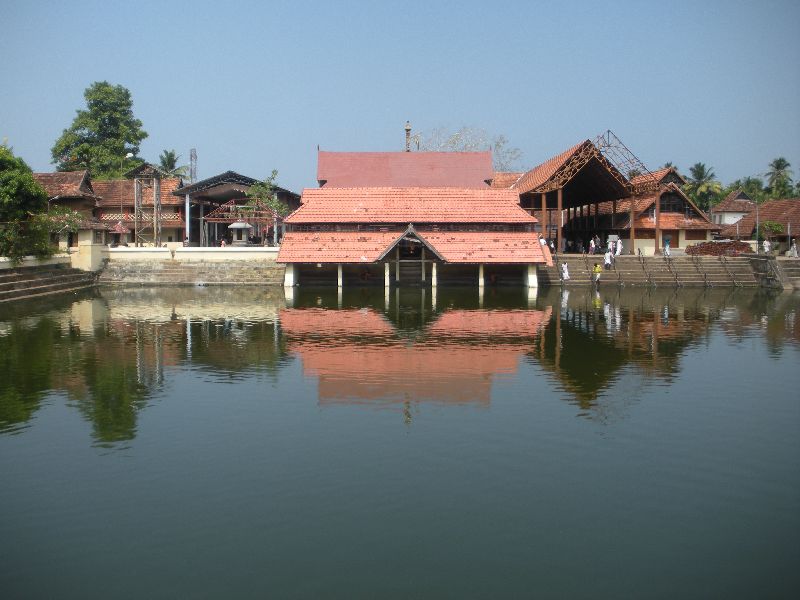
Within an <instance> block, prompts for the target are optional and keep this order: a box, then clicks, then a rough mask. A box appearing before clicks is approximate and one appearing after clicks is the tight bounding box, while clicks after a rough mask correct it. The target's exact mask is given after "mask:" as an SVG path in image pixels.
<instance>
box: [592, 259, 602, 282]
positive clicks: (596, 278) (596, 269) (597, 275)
mask: <svg viewBox="0 0 800 600" xmlns="http://www.w3.org/2000/svg"><path fill="white" fill-rule="evenodd" d="M602 272H603V269H601V268H600V265H599V264H598V263H594V267H592V273H593V274H594V284H595V286H599V285H600V274H601V273H602Z"/></svg>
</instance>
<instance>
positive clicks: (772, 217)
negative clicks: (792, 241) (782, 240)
mask: <svg viewBox="0 0 800 600" xmlns="http://www.w3.org/2000/svg"><path fill="white" fill-rule="evenodd" d="M758 219H759V222H761V223H763V222H764V221H775V222H776V223H780V224H781V225H782V226H783V234H781V235H786V234H787V231H788V226H789V225H791V228H792V237H800V198H789V199H786V200H769V201H768V202H764V203H763V204H760V205H759V206H758ZM736 225H737V223H734V224H733V225H726V226H725V228H724V229H723V230H722V235H726V234H727V235H729V236H733V235H735V232H736ZM738 225H739V236H740V237H749V236H751V235H752V234H753V231H754V230H755V228H756V211H755V210H753V211H751V212H749V213H748V214H746V215H745V216H743V217H742V218H741V219H739V221H738ZM731 232H733V233H731Z"/></svg>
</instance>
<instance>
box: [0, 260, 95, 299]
mask: <svg viewBox="0 0 800 600" xmlns="http://www.w3.org/2000/svg"><path fill="white" fill-rule="evenodd" d="M94 285H96V279H95V275H94V273H90V272H87V271H81V270H79V269H72V268H70V267H67V266H65V265H47V266H43V267H19V268H14V269H7V270H3V271H0V302H8V301H12V300H17V301H19V300H25V299H28V298H38V297H40V296H48V295H51V294H63V293H67V292H75V291H78V290H83V289H86V288H91V287H93V286H94Z"/></svg>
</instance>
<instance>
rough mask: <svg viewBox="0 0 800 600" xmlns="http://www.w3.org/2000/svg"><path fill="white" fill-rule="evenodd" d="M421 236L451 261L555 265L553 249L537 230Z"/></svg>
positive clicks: (445, 232) (436, 233)
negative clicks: (542, 242) (533, 231)
mask: <svg viewBox="0 0 800 600" xmlns="http://www.w3.org/2000/svg"><path fill="white" fill-rule="evenodd" d="M420 237H421V238H423V239H424V240H425V241H427V242H428V243H429V244H430V245H431V246H432V247H433V248H434V249H435V250H436V251H437V252H438V253H439V255H441V256H442V258H444V260H445V261H447V262H449V263H463V264H478V263H487V264H488V263H504V264H513V263H517V264H519V263H523V264H529V263H533V264H547V265H548V266H552V264H553V259H552V257H551V256H550V249H549V248H547V246H545V245H543V244H541V243H540V242H539V234H536V233H524V232H512V231H502V232H486V231H437V232H431V231H426V232H424V233H420Z"/></svg>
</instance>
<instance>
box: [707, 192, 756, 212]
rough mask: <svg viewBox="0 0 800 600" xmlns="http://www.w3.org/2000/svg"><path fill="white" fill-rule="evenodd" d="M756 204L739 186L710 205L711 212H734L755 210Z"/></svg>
mask: <svg viewBox="0 0 800 600" xmlns="http://www.w3.org/2000/svg"><path fill="white" fill-rule="evenodd" d="M755 208H756V204H755V202H753V199H752V198H750V196H748V195H747V193H746V192H745V191H744V190H743V189H741V188H739V189H738V190H733V191H732V192H731V193H730V194H728V195H727V196H725V199H724V200H723V201H722V202H720V203H719V204H717V205H716V206H712V207H711V212H712V213H722V212H735V213H749V212H750V211H751V210H755Z"/></svg>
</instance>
